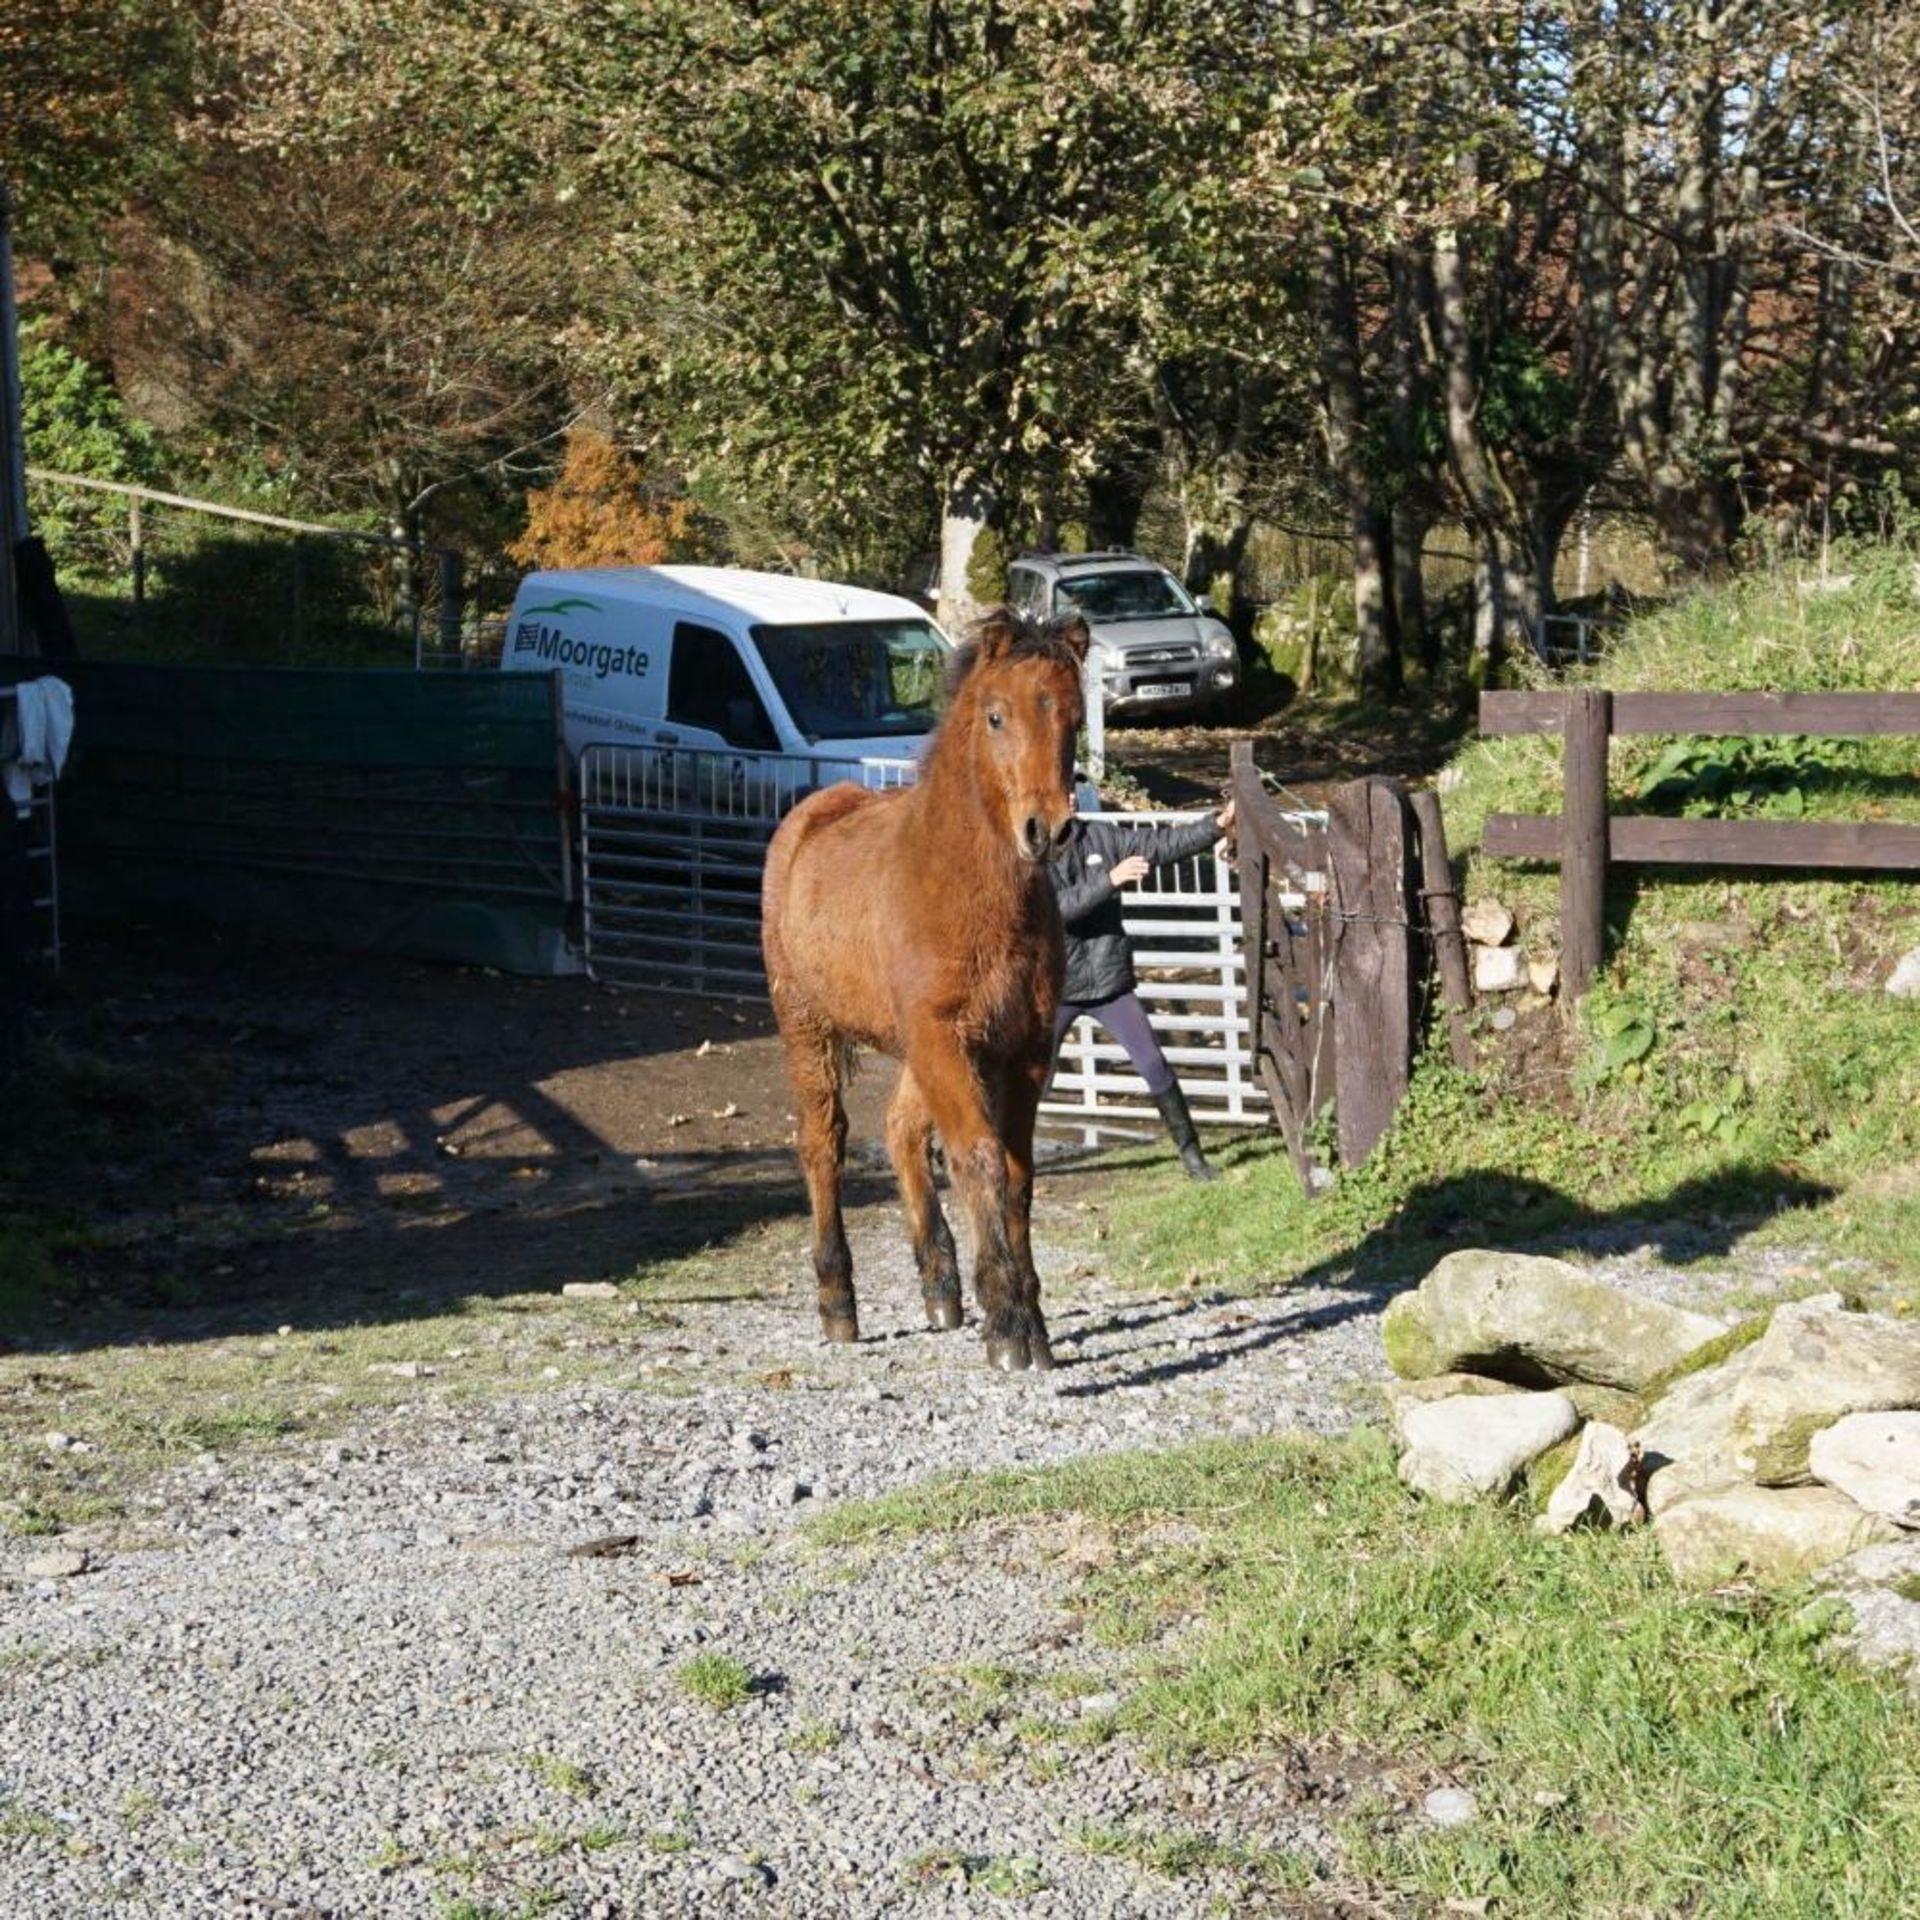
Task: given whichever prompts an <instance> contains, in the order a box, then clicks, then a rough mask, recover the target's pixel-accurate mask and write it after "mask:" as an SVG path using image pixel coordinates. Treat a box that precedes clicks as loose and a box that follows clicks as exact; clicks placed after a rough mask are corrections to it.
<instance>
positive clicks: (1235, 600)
mask: <svg viewBox="0 0 1920 1920" xmlns="http://www.w3.org/2000/svg"><path fill="white" fill-rule="evenodd" d="M1252 538H1253V522H1252V520H1250V519H1249V518H1248V517H1247V515H1246V513H1245V512H1244V511H1243V510H1241V511H1238V512H1237V516H1236V517H1235V518H1233V519H1230V520H1228V521H1226V522H1224V523H1223V524H1221V525H1218V526H1199V527H1191V528H1189V530H1188V536H1187V564H1186V582H1187V589H1188V591H1189V592H1190V593H1192V594H1193V595H1194V596H1195V597H1196V598H1198V599H1201V600H1208V601H1211V602H1212V603H1213V605H1214V607H1215V608H1216V609H1217V610H1218V612H1219V614H1220V617H1221V618H1222V619H1223V620H1224V621H1226V623H1227V625H1228V626H1230V627H1231V628H1232V629H1233V636H1234V638H1235V639H1236V640H1238V641H1239V642H1240V643H1241V644H1242V645H1243V646H1244V645H1245V644H1246V642H1247V641H1249V640H1250V639H1252V637H1253V607H1252V603H1251V602H1250V601H1249V600H1248V599H1247V595H1246V590H1245V588H1244V586H1243V585H1242V584H1241V577H1240V563H1241V562H1242V561H1243V560H1244V559H1245V558H1246V556H1247V542H1248V541H1249V540H1251V539H1252Z"/></svg>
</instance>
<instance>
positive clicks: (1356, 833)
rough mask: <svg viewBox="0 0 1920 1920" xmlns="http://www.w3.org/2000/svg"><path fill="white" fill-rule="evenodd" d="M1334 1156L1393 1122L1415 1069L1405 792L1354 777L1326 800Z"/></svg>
mask: <svg viewBox="0 0 1920 1920" xmlns="http://www.w3.org/2000/svg"><path fill="white" fill-rule="evenodd" d="M1328 813H1329V815H1330V826H1329V829H1328V834H1327V848H1328V865H1329V867H1330V869H1331V872H1330V875H1329V878H1330V880H1331V883H1332V887H1331V891H1332V900H1331V909H1332V912H1333V914H1334V916H1335V925H1334V936H1335V937H1334V948H1333V977H1332V979H1331V980H1330V981H1329V982H1328V983H1327V985H1326V989H1325V990H1326V991H1329V992H1330V993H1331V997H1332V1000H1333V1013H1334V1029H1335V1034H1336V1040H1335V1060H1336V1071H1337V1074H1338V1087H1337V1089H1336V1092H1335V1096H1334V1117H1335V1120H1336V1123H1337V1125H1338V1128H1339V1135H1340V1162H1341V1165H1343V1166H1348V1167H1357V1166H1358V1165H1359V1164H1360V1162H1361V1161H1362V1160H1364V1159H1365V1158H1366V1157H1367V1155H1368V1154H1369V1153H1370V1152H1371V1151H1372V1150H1373V1147H1374V1144H1375V1143H1376V1142H1377V1141H1378V1140H1379V1138H1380V1136H1381V1135H1382V1134H1383V1133H1385V1132H1386V1130H1387V1128H1388V1126H1389V1125H1391V1124H1392V1121H1393V1116H1394V1114H1395V1112H1396V1111H1397V1110H1398V1109H1399V1106H1400V1102H1401V1100H1402V1098H1403V1097H1404V1096H1405V1094H1406V1091H1407V1084H1408V1082H1409V1080H1410V1079H1411V1078H1412V1073H1413V932H1414V929H1413V924H1412V922H1413V916H1412V915H1411V914H1410V913H1409V912H1408V907H1409V905H1410V903H1411V902H1412V900H1413V898H1414V886H1413V871H1412V858H1411V855H1412V848H1411V847H1410V845H1409V844H1408V838H1407V802H1406V796H1405V794H1404V793H1403V792H1402V791H1401V790H1400V788H1399V787H1398V786H1397V785H1396V784H1395V783H1394V782H1393V781H1391V780H1379V779H1375V780H1356V781H1353V782H1351V783H1350V784H1349V785H1347V786H1344V787H1341V788H1338V789H1337V790H1336V791H1335V793H1334V795H1333V797H1332V799H1331V800H1330V802H1329V803H1328Z"/></svg>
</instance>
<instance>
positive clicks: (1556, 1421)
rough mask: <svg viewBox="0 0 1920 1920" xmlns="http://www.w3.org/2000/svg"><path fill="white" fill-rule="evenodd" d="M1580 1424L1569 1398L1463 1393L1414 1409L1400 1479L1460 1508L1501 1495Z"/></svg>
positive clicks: (1405, 1424)
mask: <svg viewBox="0 0 1920 1920" xmlns="http://www.w3.org/2000/svg"><path fill="white" fill-rule="evenodd" d="M1579 1424H1580V1416H1579V1415H1578V1414H1577V1413H1575V1412H1574V1410H1573V1402H1572V1401H1571V1400H1569V1399H1568V1398H1567V1396H1566V1395H1565V1394H1564V1393H1511V1394H1495V1395H1492V1396H1486V1395H1478V1394H1462V1395H1459V1396H1457V1397H1456V1398H1454V1399H1451V1400H1436V1401H1434V1402H1433V1403H1432V1404H1431V1405H1428V1406H1424V1407H1409V1408H1407V1410H1406V1412H1405V1414H1404V1415H1403V1416H1402V1419H1401V1431H1402V1434H1403V1435H1404V1437H1405V1439H1406V1443H1407V1451H1406V1453H1405V1454H1403V1455H1402V1456H1401V1460H1400V1478H1401V1479H1402V1480H1404V1481H1405V1482H1406V1483H1407V1485H1408V1486H1410V1487H1412V1488H1413V1489H1414V1491H1415V1492H1416V1493H1424V1494H1428V1495H1430V1496H1431V1497H1432V1498H1433V1499H1435V1500H1445V1501H1449V1502H1452V1503H1454V1504H1459V1503H1462V1502H1465V1501H1469V1500H1479V1499H1485V1498H1487V1497H1489V1496H1495V1497H1497V1496H1499V1495H1501V1494H1504V1493H1506V1492H1507V1490H1508V1489H1509V1488H1510V1487H1512V1485H1513V1483H1514V1482H1515V1481H1516V1480H1517V1479H1519V1477H1520V1475H1521V1474H1522V1473H1524V1472H1525V1471H1526V1467H1527V1463H1528V1462H1529V1461H1530V1460H1533V1459H1536V1458H1537V1457H1538V1456H1539V1455H1540V1454H1543V1453H1545V1452H1546V1450H1547V1449H1548V1448H1549V1447H1551V1446H1555V1445H1557V1444H1558V1443H1559V1442H1560V1441H1562V1440H1564V1439H1565V1438H1566V1437H1567V1435H1568V1434H1570V1433H1571V1432H1572V1431H1573V1430H1574V1428H1575V1427H1576V1426H1578V1425H1579Z"/></svg>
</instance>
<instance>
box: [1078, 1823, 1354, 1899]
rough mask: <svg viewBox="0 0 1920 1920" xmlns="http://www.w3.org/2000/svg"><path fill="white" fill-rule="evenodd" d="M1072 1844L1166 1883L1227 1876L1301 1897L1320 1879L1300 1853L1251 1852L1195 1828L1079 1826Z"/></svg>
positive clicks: (1316, 1865) (1314, 1862) (1315, 1863)
mask: <svg viewBox="0 0 1920 1920" xmlns="http://www.w3.org/2000/svg"><path fill="white" fill-rule="evenodd" d="M1073 1837H1074V1841H1075V1843H1076V1844H1077V1845H1078V1846H1080V1847H1081V1848H1082V1849H1084V1850H1085V1851H1086V1852H1088V1853H1091V1854H1093V1855H1095V1856H1096V1857H1097V1858H1100V1859H1108V1860H1130V1861H1132V1862H1133V1863H1134V1865H1135V1866H1139V1867H1144V1868H1145V1869H1146V1870H1147V1872H1149V1873H1155V1874H1158V1875H1160V1877H1161V1878H1162V1879H1166V1880H1184V1879H1187V1878H1189V1877H1190V1876H1192V1875H1194V1874H1203V1873H1231V1874H1233V1875H1235V1876H1237V1877H1238V1878H1240V1879H1243V1880H1245V1881H1247V1882H1249V1883H1250V1884H1252V1885H1254V1886H1259V1887H1271V1888H1273V1889H1275V1890H1276V1891H1281V1892H1287V1893H1304V1892H1306V1891H1307V1890H1308V1889H1309V1888H1310V1887H1312V1886H1313V1884H1314V1883H1315V1882H1316V1881H1317V1880H1318V1879H1319V1878H1320V1862H1319V1860H1318V1859H1317V1858H1316V1857H1315V1856H1314V1855H1313V1854H1311V1853H1308V1852H1305V1851H1304V1850H1296V1849H1292V1848H1278V1847H1251V1846H1245V1845H1242V1844H1241V1843H1240V1842H1238V1841H1233V1840H1222V1839H1220V1838H1218V1837H1217V1836H1216V1835H1213V1834H1210V1833H1202V1832H1200V1831H1198V1830H1197V1829H1195V1828H1191V1827H1181V1828H1170V1829H1163V1830H1155V1829H1153V1828H1151V1827H1101V1826H1083V1827H1081V1828H1080V1829H1079V1830H1078V1832H1076V1833H1075V1835H1074V1836H1073Z"/></svg>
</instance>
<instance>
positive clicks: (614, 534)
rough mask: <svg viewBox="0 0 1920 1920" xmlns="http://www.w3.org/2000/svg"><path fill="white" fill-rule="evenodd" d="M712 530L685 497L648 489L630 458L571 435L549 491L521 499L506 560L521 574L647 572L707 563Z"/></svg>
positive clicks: (602, 441)
mask: <svg viewBox="0 0 1920 1920" xmlns="http://www.w3.org/2000/svg"><path fill="white" fill-rule="evenodd" d="M715 545H716V542H715V538H714V528H713V524H712V522H711V521H710V520H709V519H708V518H707V517H706V516H705V515H704V514H702V513H701V512H700V510H699V508H697V507H696V506H695V505H694V503H693V502H692V501H691V500H689V499H688V498H687V497H686V495H685V494H680V493H670V492H668V491H667V490H666V489H665V488H662V487H657V486H655V485H653V484H652V483H651V482H650V481H649V480H648V479H647V477H646V474H645V471H644V469H643V468H642V466H641V464H640V461H639V460H638V458H637V457H636V456H635V455H634V454H632V453H630V452H628V451H627V449H626V448H624V447H619V446H616V445H615V444H614V443H613V441H611V440H610V439H608V438H607V436H606V435H605V434H603V433H595V432H593V431H591V430H589V429H587V428H575V429H574V430H573V431H572V432H570V433H569V434H568V435H567V458H566V463H565V465H564V466H563V467H562V468H561V470H560V477H559V479H557V480H556V481H555V482H554V484H553V485H552V486H550V487H537V488H535V489H533V490H532V491H531V492H529V493H528V495H527V530H526V532H524V533H523V534H522V535H521V536H520V538H519V539H518V540H516V541H515V542H514V543H513V544H512V545H511V546H510V547H508V549H507V552H508V553H509V554H510V555H511V556H512V557H513V558H514V559H515V560H517V561H518V562H519V563H520V564H521V565H522V566H525V567H654V566H659V565H660V564H661V563H662V562H663V561H670V560H712V559H714V558H716V557H717V555H716V552H715Z"/></svg>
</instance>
